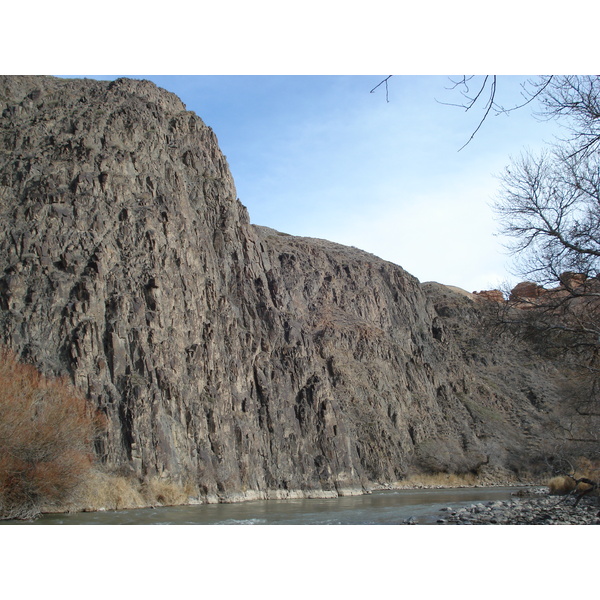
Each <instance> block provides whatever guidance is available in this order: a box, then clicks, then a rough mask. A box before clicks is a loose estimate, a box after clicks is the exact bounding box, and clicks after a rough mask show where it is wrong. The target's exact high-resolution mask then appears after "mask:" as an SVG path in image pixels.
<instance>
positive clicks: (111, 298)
mask: <svg viewBox="0 0 600 600" xmlns="http://www.w3.org/2000/svg"><path fill="white" fill-rule="evenodd" d="M0 113H1V114H2V118H1V120H0V213H1V219H0V341H2V342H3V343H5V344H6V345H8V346H10V347H11V348H13V349H14V350H15V351H16V352H18V353H19V354H20V356H21V357H22V358H23V359H25V360H28V361H30V362H32V363H34V364H35V365H36V366H38V367H39V368H40V369H41V370H43V371H44V372H46V373H48V374H56V375H68V376H69V377H70V378H71V379H72V380H73V381H74V383H75V384H76V385H77V386H79V387H80V388H81V389H83V390H84V391H85V392H86V394H87V395H88V397H89V398H90V400H91V401H92V402H93V403H94V404H95V405H96V406H97V407H98V408H99V409H100V410H101V411H102V412H104V413H105V414H106V416H107V421H108V424H109V425H108V430H107V432H106V435H105V436H104V437H103V439H102V440H100V441H99V442H98V445H97V453H98V456H99V458H100V459H101V460H102V461H103V463H104V464H105V465H106V466H107V467H109V468H119V469H124V468H125V469H130V470H131V472H133V473H135V474H136V475H137V476H139V477H145V476H150V475H156V474H160V475H162V476H164V477H169V478H172V479H174V480H180V481H183V480H191V481H193V482H194V483H196V484H197V485H198V486H199V488H200V490H201V493H202V495H203V496H204V497H205V498H212V499H214V498H219V499H221V500H231V499H234V500H235V499H242V498H245V497H246V498H248V497H258V496H262V497H269V496H271V497H286V496H290V495H294V494H295V493H297V492H296V491H297V490H302V491H303V492H302V493H305V494H308V495H311V494H312V495H319V494H324V495H327V494H331V495H335V494H343V493H352V492H353V491H356V490H362V489H364V488H368V487H370V486H371V485H372V484H373V483H374V482H391V481H396V480H398V479H400V478H402V477H403V476H404V475H406V474H407V473H409V472H411V471H428V472H436V471H447V472H478V473H480V474H485V473H488V474H490V475H493V474H494V473H504V474H506V473H508V472H513V473H514V472H520V471H523V470H527V469H529V468H533V466H534V465H535V462H536V460H538V459H540V458H541V457H542V456H543V455H544V453H545V447H546V445H547V444H548V443H549V442H548V440H549V436H550V430H551V427H552V425H553V423H554V420H555V418H554V416H553V410H554V406H555V404H556V403H557V402H558V401H559V399H560V387H559V386H560V382H561V375H560V372H559V371H558V370H557V369H556V368H555V367H554V366H553V365H552V364H550V363H548V362H544V361H543V360H542V359H539V360H537V359H532V357H531V356H530V355H529V354H527V351H526V349H524V348H521V347H519V346H518V345H516V344H512V345H511V346H510V349H509V346H508V342H503V341H495V342H491V341H490V340H486V339H485V331H483V329H482V325H481V310H480V308H478V305H479V303H475V302H473V300H472V299H471V298H469V297H468V295H466V294H461V293H459V292H457V291H456V290H453V289H451V288H448V287H445V286H442V285H440V284H433V283H430V284H426V285H421V284H420V283H419V281H418V280H417V279H415V278H414V277H413V276H411V275H410V274H408V273H407V272H406V271H404V270H403V269H402V268H401V267H399V266H397V265H394V264H392V263H389V262H386V261H383V260H381V259H379V258H377V257H375V256H373V255H370V254H368V253H365V252H362V251H360V250H357V249H355V248H348V247H344V246H340V245H337V244H333V243H330V242H327V241H324V240H315V239H309V238H298V237H292V236H288V235H285V234H283V233H279V232H276V231H273V230H271V229H268V228H264V227H258V226H253V225H251V224H250V221H249V218H248V214H247V211H246V209H245V208H244V206H243V205H242V204H241V203H240V202H239V200H238V199H237V196H236V190H235V186H234V182H233V178H232V176H231V174H230V172H229V168H228V165H227V162H226V160H225V158H224V157H223V155H222V154H221V152H220V150H219V147H218V143H217V139H216V137H215V135H214V133H213V132H212V131H211V129H210V128H209V127H207V126H206V125H205V124H204V123H203V122H202V120H201V119H200V118H199V117H198V116H196V115H195V114H194V113H191V112H188V111H186V109H185V106H184V105H183V103H182V102H181V101H180V100H179V99H178V98H177V97H175V96H174V95H172V94H170V93H168V92H166V91H164V90H161V89H159V88H157V87H156V86H155V85H154V84H152V83H150V82H147V81H136V80H125V79H121V80H117V81H114V82H106V81H91V80H61V79H54V78H49V77H2V78H0ZM504 344H506V345H504ZM520 356H527V361H523V360H520Z"/></svg>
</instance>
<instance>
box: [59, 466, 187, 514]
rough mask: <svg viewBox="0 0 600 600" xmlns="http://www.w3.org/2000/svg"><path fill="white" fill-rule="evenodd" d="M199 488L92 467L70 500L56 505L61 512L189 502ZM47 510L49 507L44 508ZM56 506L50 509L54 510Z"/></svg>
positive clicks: (123, 508) (120, 508)
mask: <svg viewBox="0 0 600 600" xmlns="http://www.w3.org/2000/svg"><path fill="white" fill-rule="evenodd" d="M197 495H198V490H197V488H196V487H195V486H194V485H192V484H180V483H177V482H174V481H171V480H167V479H161V478H159V477H150V478H149V479H147V480H144V481H140V480H139V479H138V478H137V477H126V476H123V475H119V474H115V473H107V472H103V471H100V470H97V469H93V470H92V471H91V472H90V473H89V475H88V477H87V479H86V480H85V482H83V484H82V485H81V486H80V487H79V489H78V490H77V494H75V495H74V496H73V498H72V500H71V502H69V503H67V504H64V505H63V506H61V507H59V508H58V510H60V512H79V511H96V510H126V509H131V508H147V507H153V506H178V505H182V504H188V503H189V501H190V498H191V497H194V496H197ZM47 510H49V511H50V510H52V509H51V508H50V507H47ZM56 511H57V509H54V510H52V512H56Z"/></svg>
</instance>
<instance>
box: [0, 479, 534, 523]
mask: <svg viewBox="0 0 600 600" xmlns="http://www.w3.org/2000/svg"><path fill="white" fill-rule="evenodd" d="M519 489H523V488H517V487H490V488H453V489H425V490H385V491H376V492H373V493H372V494H365V495H363V496H348V497H342V498H327V499H316V498H315V499H301V500H256V501H250V502H241V503H238V504H201V505H194V506H176V507H162V508H144V509H134V510H121V511H103V512H94V513H75V514H60V515H44V516H42V517H41V518H39V519H37V520H36V521H33V522H25V523H23V524H26V523H28V524H35V525H397V524H402V523H403V522H404V521H405V520H406V519H409V518H411V517H413V518H414V520H416V522H417V523H418V524H435V523H437V520H438V519H440V518H443V515H444V511H441V509H443V508H446V507H451V508H452V509H457V508H461V507H463V506H466V505H469V504H472V503H474V502H489V501H495V500H509V499H510V498H511V494H512V493H513V492H515V491H517V490H519ZM5 523H6V521H5ZM11 523H15V522H14V521H12V522H11Z"/></svg>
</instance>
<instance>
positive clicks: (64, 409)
mask: <svg viewBox="0 0 600 600" xmlns="http://www.w3.org/2000/svg"><path fill="white" fill-rule="evenodd" d="M102 424H103V423H102V418H101V417H100V416H99V415H98V413H97V412H96V411H95V410H94V409H93V408H92V407H91V406H90V405H89V403H88V402H87V401H86V399H85V398H84V397H83V396H82V394H81V393H80V392H79V391H78V390H76V389H75V388H74V387H73V386H72V385H70V384H69V383H68V382H67V381H66V380H64V379H60V378H48V377H44V376H43V375H41V374H40V373H39V372H38V371H37V370H36V369H35V368H34V367H33V366H31V365H26V364H22V363H19V362H18V361H17V360H16V357H15V355H14V353H13V352H11V351H10V350H7V349H0V518H3V519H26V518H32V517H35V516H36V515H38V514H39V513H40V511H41V509H42V507H43V506H45V505H49V506H53V505H57V504H63V503H65V502H68V501H69V500H70V498H71V497H72V495H73V494H74V492H75V491H76V490H77V488H78V487H79V486H80V485H81V483H82V482H83V481H84V480H85V478H86V476H87V475H88V473H89V471H90V469H91V467H92V464H93V452H92V448H93V441H94V437H95V436H96V435H97V434H98V432H99V430H100V428H101V427H102Z"/></svg>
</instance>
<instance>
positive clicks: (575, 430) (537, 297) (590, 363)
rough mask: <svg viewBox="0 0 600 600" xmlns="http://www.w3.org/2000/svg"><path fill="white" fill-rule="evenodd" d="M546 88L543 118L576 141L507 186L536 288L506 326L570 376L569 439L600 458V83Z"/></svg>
mask: <svg viewBox="0 0 600 600" xmlns="http://www.w3.org/2000/svg"><path fill="white" fill-rule="evenodd" d="M538 85H539V88H538V89H539V90H540V93H539V94H538V101H539V113H538V115H539V116H541V117H543V118H551V119H557V120H558V121H559V123H560V124H561V125H562V126H563V127H564V128H565V130H566V131H567V135H566V137H565V138H564V139H562V140H559V141H557V142H556V143H555V144H554V145H551V146H549V148H548V149H547V150H545V151H543V152H541V153H540V154H538V155H534V154H532V153H524V154H522V155H521V156H520V157H519V158H517V159H515V160H513V161H512V164H510V165H509V166H508V167H507V168H506V170H505V171H504V174H503V175H502V177H501V189H500V192H499V198H498V200H497V202H496V204H495V210H496V213H497V215H498V217H499V221H500V228H501V232H502V233H503V234H505V235H507V236H509V238H511V239H512V242H511V243H510V244H509V249H510V251H511V253H512V254H513V255H514V258H515V273H516V274H518V275H519V276H520V277H521V278H522V279H526V280H527V283H523V284H520V286H517V287H516V288H514V289H513V290H512V293H511V296H510V299H509V301H508V302H507V303H506V304H505V305H504V306H502V307H501V309H500V310H499V312H498V315H497V317H498V323H500V324H501V325H502V326H504V327H506V328H509V329H511V330H512V331H513V332H514V333H515V334H517V335H519V336H522V337H526V338H527V339H529V340H530V341H531V342H532V343H533V344H534V345H536V346H537V348H538V350H539V351H540V352H544V353H549V354H552V355H553V356H555V357H556V358H559V359H560V362H561V364H562V365H563V368H564V370H565V372H566V371H567V370H569V371H570V372H571V376H570V379H571V381H572V382H573V386H572V388H571V390H570V391H569V393H568V394H567V396H568V398H566V399H565V401H566V402H570V403H571V406H572V407H573V408H574V414H575V416H579V417H580V419H579V420H578V421H573V423H574V424H572V425H570V427H569V428H567V429H568V430H567V429H565V438H566V439H569V440H571V441H572V442H581V443H582V444H584V446H585V444H587V447H588V448H589V452H588V454H590V455H591V454H595V453H596V454H597V453H598V450H599V448H600V438H599V435H598V427H597V423H596V422H595V421H592V420H591V419H593V418H596V417H598V416H600V77H598V76H589V77H588V76H585V77H584V76H555V77H553V78H552V79H551V80H550V79H543V78H541V79H540V81H539V82H538ZM542 86H543V87H542ZM595 485H596V486H597V482H596V484H595Z"/></svg>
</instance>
